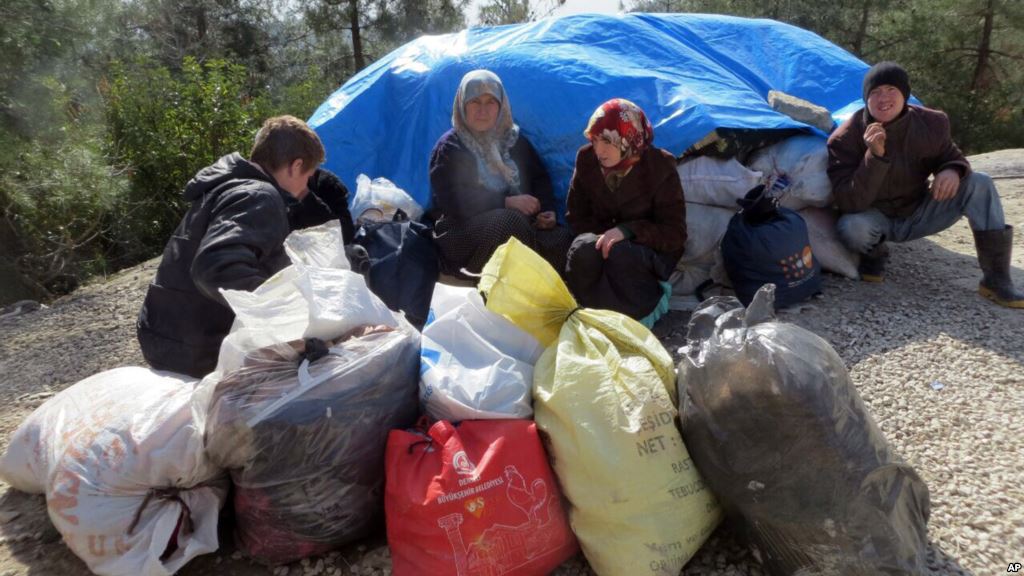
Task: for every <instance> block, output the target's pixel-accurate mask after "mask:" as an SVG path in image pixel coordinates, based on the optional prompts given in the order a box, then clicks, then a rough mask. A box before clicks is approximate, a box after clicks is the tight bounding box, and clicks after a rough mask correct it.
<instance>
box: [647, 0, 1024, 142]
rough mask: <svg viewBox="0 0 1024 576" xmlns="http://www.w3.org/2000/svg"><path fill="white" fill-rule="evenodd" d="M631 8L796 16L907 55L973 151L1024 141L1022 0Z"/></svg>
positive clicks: (915, 84) (691, 2) (917, 79)
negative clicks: (1023, 130)
mask: <svg viewBox="0 0 1024 576" xmlns="http://www.w3.org/2000/svg"><path fill="white" fill-rule="evenodd" d="M630 8H631V9H632V10H637V11H645V10H650V11H672V12H711V13H720V14H734V15H737V16H748V17H764V18H772V19H775V20H780V21H783V22H788V23H791V24H795V25H797V26H800V27H802V28H806V29H808V30H812V31H814V32H817V33H818V34H820V35H822V36H824V37H825V38H828V39H829V40H831V41H832V42H835V43H836V44H838V45H840V46H842V47H843V48H846V49H847V50H849V51H850V52H852V53H853V54H855V55H857V56H858V57H860V58H861V59H863V60H865V61H866V62H868V63H875V62H879V61H882V60H893V61H896V62H899V63H900V64H902V65H903V66H904V67H905V68H906V69H907V71H908V72H909V73H910V78H911V86H912V89H913V92H914V95H915V96H917V97H918V98H920V99H921V100H922V101H923V102H924V103H925V105H927V106H929V107H932V108H938V109H941V110H944V111H945V112H946V113H947V114H949V116H950V119H951V123H952V128H953V138H954V140H955V141H956V142H957V143H958V144H959V145H960V147H961V148H963V149H964V150H965V151H966V152H968V153H979V152H985V151H988V150H997V149H1000V148H1020V147H1024V132H1022V131H1020V130H1019V129H1018V127H1019V126H1020V124H1021V121H1022V120H1024V66H1021V62H1024V40H1022V38H1024V2H1021V1H1020V0H845V1H843V2H831V3H828V2H826V3H821V2H818V1H817V0H638V1H636V2H633V3H632V5H631V6H630Z"/></svg>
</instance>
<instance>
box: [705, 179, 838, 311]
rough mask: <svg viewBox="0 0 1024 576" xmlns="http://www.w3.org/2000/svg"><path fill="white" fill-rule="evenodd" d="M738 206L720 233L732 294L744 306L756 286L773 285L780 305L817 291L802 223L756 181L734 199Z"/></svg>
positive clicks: (817, 275)
mask: <svg viewBox="0 0 1024 576" xmlns="http://www.w3.org/2000/svg"><path fill="white" fill-rule="evenodd" d="M736 202H737V203H738V204H739V205H740V207H741V208H742V209H741V210H740V211H739V212H737V213H736V215H734V216H733V217H732V219H731V220H730V221H729V227H728V228H727V229H726V232H725V236H724V237H723V238H722V259H723V260H724V262H725V272H726V274H728V275H729V280H730V281H731V282H732V286H733V289H734V290H735V291H736V297H737V298H739V300H740V302H742V303H743V305H744V306H746V305H749V304H750V301H751V300H753V298H754V294H755V293H756V292H757V290H758V289H759V288H760V287H761V286H763V285H765V284H774V285H775V305H776V306H777V307H779V308H785V307H786V306H791V305H793V304H796V303H798V302H802V301H804V300H807V299H808V298H810V297H811V296H814V295H815V294H817V293H819V292H821V265H820V264H819V263H818V261H817V260H816V259H815V258H814V254H813V253H812V252H811V242H810V239H809V238H808V235H807V224H806V223H805V222H804V219H803V218H801V217H800V215H799V214H797V213H796V212H794V211H793V210H790V209H788V208H782V207H780V206H779V205H778V197H776V196H774V195H772V194H771V192H770V191H766V190H765V187H764V186H758V187H756V188H754V189H752V190H751V191H750V192H747V195H746V196H745V197H744V198H743V199H741V200H737V201H736Z"/></svg>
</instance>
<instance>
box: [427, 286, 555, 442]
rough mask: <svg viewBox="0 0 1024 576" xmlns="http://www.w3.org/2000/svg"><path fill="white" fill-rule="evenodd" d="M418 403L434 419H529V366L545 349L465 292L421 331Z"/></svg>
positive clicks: (531, 408)
mask: <svg viewBox="0 0 1024 576" xmlns="http://www.w3.org/2000/svg"><path fill="white" fill-rule="evenodd" d="M422 342H423V344H422V348H421V352H420V355H421V357H422V363H423V366H422V369H421V374H420V402H421V403H422V404H423V406H424V407H425V408H426V412H427V414H429V415H430V417H431V418H434V419H435V420H450V421H453V422H458V421H461V420H482V419H495V418H532V417H533V406H532V398H531V392H532V389H533V365H534V364H536V363H537V358H539V357H540V354H541V352H543V351H544V348H543V347H541V345H540V342H538V341H537V339H536V338H534V337H533V336H531V335H530V334H529V333H527V332H525V331H523V330H520V329H519V327H517V326H516V325H515V324H513V323H511V322H509V321H508V320H506V319H505V318H503V317H502V316H500V315H498V314H495V313H494V312H491V311H490V310H488V309H487V308H486V307H485V306H484V302H483V299H482V298H481V297H480V293H479V292H476V291H475V290H470V291H468V292H467V293H466V295H465V297H464V299H463V302H462V304H460V305H459V306H457V307H456V308H455V309H454V310H451V311H449V312H448V313H447V314H444V315H442V316H441V317H440V318H437V319H436V320H434V321H433V322H431V323H430V324H428V325H427V326H426V327H425V328H424V329H423V339H422Z"/></svg>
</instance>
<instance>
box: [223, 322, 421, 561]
mask: <svg viewBox="0 0 1024 576" xmlns="http://www.w3.org/2000/svg"><path fill="white" fill-rule="evenodd" d="M315 343H321V344H322V342H321V341H318V340H306V341H301V340H300V341H296V342H291V343H288V344H279V345H275V346H271V347H268V348H264V349H261V350H258V351H255V352H252V353H250V354H249V355H248V356H247V357H246V360H245V362H244V363H243V365H242V366H241V367H240V368H238V369H237V370H234V371H233V372H230V373H228V374H225V375H224V377H223V378H221V379H220V380H219V381H218V382H216V385H215V387H214V389H213V391H212V393H211V395H210V404H209V411H208V416H207V422H206V433H205V436H204V441H205V446H206V451H207V453H208V454H209V456H210V459H211V460H213V461H214V462H216V463H217V464H218V465H220V466H223V467H225V468H228V469H230V472H231V479H232V482H233V483H234V485H235V491H234V504H235V518H236V532H235V535H236V540H237V541H238V544H239V547H240V548H241V549H242V550H243V551H245V552H246V553H247V554H248V555H249V556H251V557H253V558H255V559H257V560H259V561H261V562H264V563H267V564H280V563H286V562H292V561H295V560H298V559H300V558H303V557H306V556H310V555H315V554H322V553H325V552H327V551H329V550H331V549H333V548H336V547H338V546H340V545H342V544H345V543H347V542H351V541H353V540H355V539H358V538H361V537H363V536H365V535H366V534H367V532H368V531H369V530H370V528H372V527H373V526H374V525H375V524H376V523H378V522H380V521H381V520H382V516H381V512H382V511H383V507H382V506H383V489H384V450H385V445H386V443H387V436H388V432H389V431H390V430H391V429H392V428H402V427H407V426H411V425H413V423H414V422H415V419H416V380H417V375H418V373H419V334H418V333H416V331H415V330H413V329H411V328H398V329H395V328H390V327H384V326H378V327H363V328H361V329H359V330H357V331H356V332H355V333H354V334H352V335H351V336H343V337H341V338H339V339H338V340H337V341H335V342H333V343H329V348H327V347H326V346H324V347H323V349H319V351H318V348H317V344H315ZM319 354H323V355H322V356H319ZM318 356H319V357H318Z"/></svg>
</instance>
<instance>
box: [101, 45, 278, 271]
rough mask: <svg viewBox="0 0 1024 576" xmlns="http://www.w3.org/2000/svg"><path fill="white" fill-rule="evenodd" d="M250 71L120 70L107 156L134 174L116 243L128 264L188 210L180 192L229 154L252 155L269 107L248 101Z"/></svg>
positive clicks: (109, 112) (219, 63) (203, 67)
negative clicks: (247, 80)
mask: <svg viewBox="0 0 1024 576" xmlns="http://www.w3.org/2000/svg"><path fill="white" fill-rule="evenodd" d="M245 81H246V70H245V68H243V67H242V66H239V65H237V64H231V63H228V62H225V61H223V60H210V61H208V62H206V63H205V64H199V63H198V62H196V61H195V60H194V59H192V58H190V57H189V58H186V59H185V61H184V62H183V63H182V66H181V73H180V75H174V74H172V73H171V71H170V70H168V69H167V68H165V67H163V66H160V65H156V64H153V63H152V62H147V61H142V62H136V63H134V64H131V65H117V66H115V67H114V69H113V72H112V74H111V81H110V83H109V86H108V88H107V90H106V96H107V97H106V103H107V106H106V119H107V130H108V133H109V138H110V151H111V153H112V155H113V157H114V159H115V161H116V163H117V165H118V166H121V167H123V170H124V171H125V172H126V173H127V174H128V175H129V179H130V181H131V185H130V187H129V189H128V192H127V195H126V198H125V206H126V213H127V214H128V215H129V216H130V217H128V218H125V219H124V220H123V221H121V222H119V226H118V229H117V231H116V237H117V239H118V241H119V242H120V243H121V244H122V246H123V247H124V250H125V254H126V255H127V256H128V257H132V256H136V257H141V256H143V255H146V254H152V253H153V252H154V248H156V247H158V246H162V245H163V243H164V242H166V240H167V237H168V236H169V235H170V233H171V232H172V231H173V230H174V228H175V226H177V224H178V220H179V219H180V218H181V215H182V213H183V212H184V210H185V208H186V204H185V202H184V200H183V199H182V197H181V191H182V189H183V187H184V185H185V183H186V182H188V181H189V180H190V179H191V178H192V176H194V175H195V173H196V172H197V171H199V170H200V169H201V168H203V167H204V166H206V165H208V164H210V163H211V162H212V161H214V160H216V159H217V158H219V157H220V156H223V155H224V154H228V153H230V152H233V151H240V152H241V153H242V154H243V155H247V154H248V151H249V148H250V147H251V143H252V136H253V134H254V133H255V131H256V129H257V128H258V127H259V124H260V122H261V121H262V119H263V115H264V113H265V111H266V106H267V103H266V101H265V100H263V99H260V98H254V97H252V96H250V95H248V94H246V93H245V92H244V90H243V85H244V84H245Z"/></svg>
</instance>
